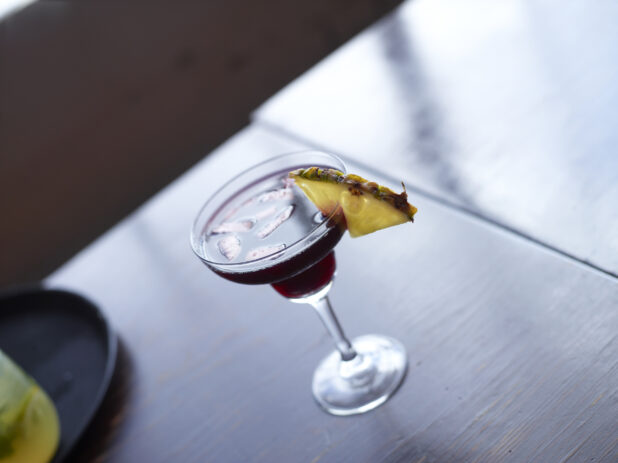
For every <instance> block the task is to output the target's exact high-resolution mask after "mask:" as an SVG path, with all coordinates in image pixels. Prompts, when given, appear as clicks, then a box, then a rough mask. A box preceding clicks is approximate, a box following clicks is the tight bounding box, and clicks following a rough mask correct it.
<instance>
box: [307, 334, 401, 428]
mask: <svg viewBox="0 0 618 463" xmlns="http://www.w3.org/2000/svg"><path fill="white" fill-rule="evenodd" d="M352 346H353V347H354V349H355V350H356V352H357V355H356V357H354V358H353V359H352V360H348V361H345V362H344V361H342V360H341V354H340V353H339V352H337V351H335V352H332V353H331V354H330V355H328V356H327V357H326V358H325V359H324V360H322V362H321V363H320V365H319V366H318V368H317V369H316V371H315V373H314V374H313V396H314V397H315V400H317V402H318V403H319V404H320V405H321V406H322V408H324V410H326V411H327V412H328V413H332V414H333V415H341V416H343V415H355V414H358V413H365V412H368V411H369V410H373V409H374V408H376V407H378V406H380V405H381V404H383V403H384V402H386V400H387V399H388V398H389V397H390V396H391V395H393V393H394V392H395V391H396V390H397V387H399V385H400V384H401V382H402V380H403V378H404V376H405V374H406V370H407V367H408V360H407V355H406V351H405V349H404V347H403V346H402V345H401V343H400V342H399V341H396V340H395V339H392V338H389V337H387V336H380V335H375V334H369V335H366V336H361V337H358V338H356V339H354V340H353V341H352Z"/></svg>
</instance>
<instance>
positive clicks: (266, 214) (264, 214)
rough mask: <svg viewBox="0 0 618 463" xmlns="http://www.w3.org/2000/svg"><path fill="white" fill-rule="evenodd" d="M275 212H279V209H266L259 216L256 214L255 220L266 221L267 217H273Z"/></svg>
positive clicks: (273, 207)
mask: <svg viewBox="0 0 618 463" xmlns="http://www.w3.org/2000/svg"><path fill="white" fill-rule="evenodd" d="M275 212H277V208H276V207H275V206H271V207H269V208H268V209H264V210H263V211H260V212H258V213H257V214H255V219H256V220H262V219H265V218H266V217H270V216H271V215H273V214H274V213H275Z"/></svg>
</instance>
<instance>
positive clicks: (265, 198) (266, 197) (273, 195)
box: [257, 188, 294, 203]
mask: <svg viewBox="0 0 618 463" xmlns="http://www.w3.org/2000/svg"><path fill="white" fill-rule="evenodd" d="M292 198H294V190H292V188H279V189H278V190H270V191H265V192H264V193H262V194H260V195H258V197H257V202H258V203H266V202H269V201H279V200H282V199H292Z"/></svg>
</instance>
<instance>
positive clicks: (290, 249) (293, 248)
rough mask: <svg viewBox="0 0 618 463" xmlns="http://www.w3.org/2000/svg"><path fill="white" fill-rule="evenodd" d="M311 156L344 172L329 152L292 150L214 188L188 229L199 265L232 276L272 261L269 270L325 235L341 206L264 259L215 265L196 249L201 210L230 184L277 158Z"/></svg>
mask: <svg viewBox="0 0 618 463" xmlns="http://www.w3.org/2000/svg"><path fill="white" fill-rule="evenodd" d="M311 153H316V154H319V155H323V156H328V157H329V158H332V159H333V160H334V164H336V163H338V164H339V165H340V167H341V169H338V170H341V171H342V172H343V173H344V174H345V173H346V166H345V163H344V162H343V160H342V159H341V158H339V157H338V156H336V155H334V154H332V153H328V152H326V151H321V150H318V149H305V150H299V151H291V152H288V153H283V154H279V155H277V156H273V157H271V158H268V159H265V160H264V161H261V162H259V163H257V164H254V165H252V166H250V167H248V168H246V169H244V170H242V171H241V172H239V173H238V174H236V175H235V176H233V177H232V178H230V179H229V180H227V181H226V182H225V183H223V184H222V185H221V186H220V187H219V188H217V190H216V191H215V192H214V193H213V194H212V195H210V197H209V198H208V199H207V200H206V201H205V202H204V203H203V204H202V206H201V207H200V209H199V211H198V212H197V214H196V215H195V219H194V220H193V223H192V226H191V234H190V241H191V249H192V250H193V252H194V253H195V255H196V256H197V257H199V258H200V260H201V261H202V262H204V263H205V264H207V265H209V266H212V267H215V268H218V269H229V270H230V272H231V273H239V272H235V271H234V270H232V269H237V268H242V267H244V266H251V267H253V266H255V265H259V264H260V263H263V262H269V261H273V264H271V265H268V267H270V266H272V265H274V264H275V263H277V262H279V261H280V260H281V259H279V258H280V257H281V256H284V255H286V254H290V253H291V254H292V255H296V254H297V250H298V249H299V248H300V249H301V250H302V249H304V248H303V247H302V246H301V244H302V243H304V242H306V241H307V240H308V239H310V238H311V237H314V236H320V235H321V234H322V233H325V232H326V231H327V230H328V229H327V227H326V225H327V224H328V222H329V221H330V220H331V219H332V218H333V217H334V216H336V215H337V214H338V213H339V211H340V210H341V206H338V207H336V208H335V209H333V211H332V212H331V213H330V214H329V215H328V216H324V215H323V218H322V220H321V221H320V222H319V223H316V225H315V227H313V228H312V229H311V231H309V232H308V233H306V234H305V235H304V236H302V237H301V238H299V239H298V240H296V241H294V242H293V243H291V244H290V245H289V246H286V247H285V248H283V249H280V250H279V251H276V252H274V253H272V254H269V255H267V256H264V257H260V258H258V259H253V260H246V261H242V262H218V261H214V260H210V259H208V258H206V254H205V253H202V252H200V250H199V238H200V236H201V235H202V230H200V231H199V233H197V232H196V228H197V227H198V224H199V223H200V221H201V220H200V219H202V215H203V213H204V211H205V210H206V209H207V208H208V207H209V206H211V205H212V204H213V203H214V202H215V200H216V199H217V197H218V195H219V194H220V193H221V192H222V191H223V190H225V189H226V188H227V187H229V186H230V185H232V184H233V183H234V182H236V181H238V179H240V178H241V177H243V176H245V175H247V174H248V173H250V172H251V171H253V170H256V169H258V168H260V167H263V166H265V165H266V164H269V163H276V162H277V161H279V160H280V159H283V158H287V157H291V156H294V155H302V154H311ZM302 166H303V164H302V163H300V164H298V167H296V168H301V167H302ZM305 166H306V167H313V165H309V164H305ZM335 167H339V166H329V168H335ZM282 170H284V169H282ZM237 191H239V190H238V189H237ZM228 197H229V196H228ZM211 217H212V215H211ZM211 217H209V218H208V219H210V218H211ZM206 223H208V221H206ZM322 230H323V231H322ZM265 267H266V266H265Z"/></svg>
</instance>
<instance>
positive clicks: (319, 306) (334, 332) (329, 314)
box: [309, 296, 356, 362]
mask: <svg viewBox="0 0 618 463" xmlns="http://www.w3.org/2000/svg"><path fill="white" fill-rule="evenodd" d="M309 304H311V305H312V306H313V308H314V309H315V311H316V312H317V313H318V316H319V317H320V320H322V323H323V324H324V327H325V328H326V331H328V333H329V334H330V335H331V337H332V338H333V340H334V341H335V347H337V350H338V351H339V353H340V354H341V360H343V361H344V362H347V361H348V360H352V359H353V358H355V357H356V351H355V350H354V348H353V347H352V344H350V341H348V338H346V337H345V334H344V333H343V330H342V329H341V325H340V324H339V321H338V320H337V317H336V316H335V312H333V308H332V307H331V305H330V301H329V300H328V296H323V297H321V298H319V299H316V300H313V301H310V302H309Z"/></svg>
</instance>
